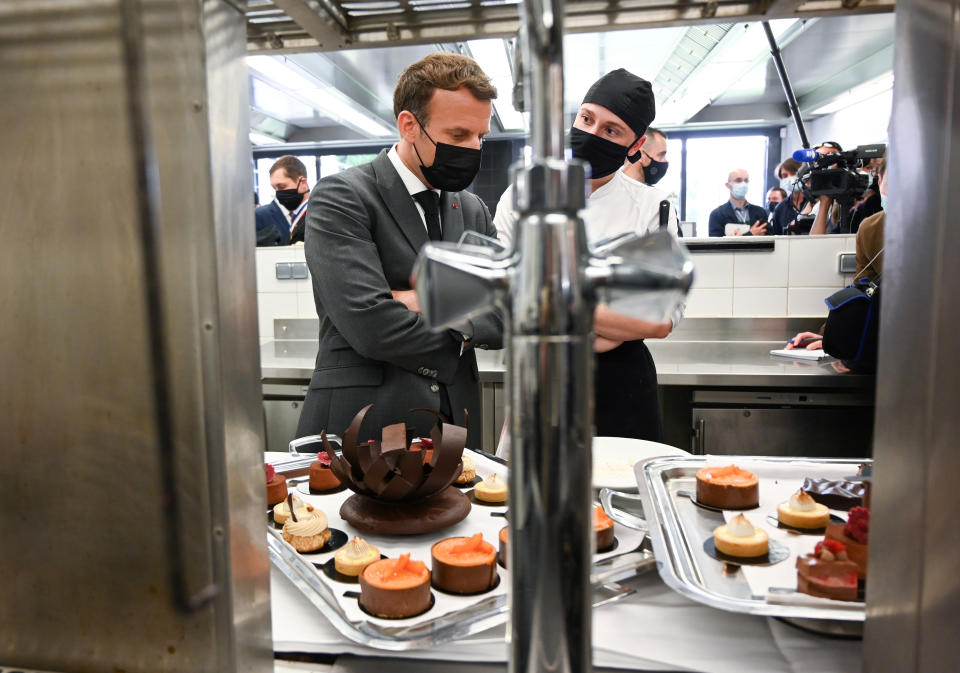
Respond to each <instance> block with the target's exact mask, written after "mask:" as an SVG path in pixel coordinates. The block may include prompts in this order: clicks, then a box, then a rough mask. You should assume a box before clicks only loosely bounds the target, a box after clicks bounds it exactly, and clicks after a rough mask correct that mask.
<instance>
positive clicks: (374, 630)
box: [267, 452, 654, 651]
mask: <svg viewBox="0 0 960 673" xmlns="http://www.w3.org/2000/svg"><path fill="white" fill-rule="evenodd" d="M473 453H474V454H475V460H477V461H478V467H479V463H480V461H483V460H485V459H487V460H490V459H494V458H493V457H491V456H489V454H485V453H483V452H473ZM497 462H499V461H497ZM498 471H500V472H505V471H506V468H505V467H502V466H501V469H499V470H498ZM475 510H477V514H474V513H471V515H470V516H474V515H479V516H488V515H489V513H488V512H483V511H481V508H475ZM443 537H446V533H444V532H442V531H441V532H439V533H437V534H436V539H437V540H439V539H441V538H443ZM634 537H637V536H636V534H634ZM639 539H640V540H642V539H643V537H642V536H639ZM632 546H633V548H632V549H629V548H628V549H625V550H622V551H621V550H617V553H614V554H612V555H609V556H605V557H603V558H601V559H599V560H597V561H595V562H594V564H593V572H592V574H591V578H590V579H591V585H592V587H593V606H594V607H599V606H601V605H606V604H608V603H613V602H616V601H618V600H621V599H623V598H626V597H627V596H629V595H631V594H633V593H634V590H633V589H630V588H627V587H624V586H621V585H619V584H617V580H621V579H625V578H628V577H633V576H635V575H639V574H642V573H644V572H647V571H650V570H653V568H654V557H653V553H652V552H651V551H649V550H647V549H643V548H640V547H638V546H637V542H636V540H634V542H633V545H632ZM267 552H268V554H269V557H270V562H271V563H272V564H273V565H274V567H276V568H277V569H278V570H279V571H280V572H281V573H283V575H284V576H285V577H286V578H287V579H289V580H290V582H291V583H292V584H293V585H294V586H295V587H296V588H297V590H299V591H300V593H302V594H303V595H304V596H305V597H306V598H307V600H308V601H310V603H311V604H312V605H313V606H314V607H315V608H316V609H317V610H318V611H319V612H320V613H321V614H323V615H324V617H326V619H327V620H328V621H329V622H330V624H331V625H332V626H333V627H334V628H335V629H336V630H337V631H338V632H339V633H340V634H341V635H342V636H344V637H345V638H347V639H348V640H351V641H353V642H355V643H358V644H360V645H364V646H366V647H372V648H375V649H380V650H390V651H404V650H415V649H423V648H427V647H432V646H434V645H438V644H440V643H445V642H449V641H452V640H460V639H462V638H466V637H468V636H471V635H474V634H477V633H481V632H483V631H486V630H488V629H491V628H493V627H495V626H499V625H501V624H504V623H506V621H507V616H508V612H509V605H508V600H507V595H506V594H505V593H503V592H500V593H498V594H495V595H487V596H478V597H477V598H476V599H475V600H473V601H471V602H470V604H469V605H465V606H464V607H463V608H460V609H457V610H453V611H450V612H446V613H444V614H441V615H439V616H436V617H432V618H428V617H426V616H425V617H424V618H423V619H419V620H416V622H415V623H412V624H411V623H405V624H403V625H398V626H388V625H385V624H383V623H377V622H375V621H367V620H356V619H351V617H350V616H349V615H348V614H347V613H346V612H345V610H344V609H343V606H342V605H341V603H340V601H341V600H342V598H341V597H340V596H338V594H337V593H336V592H335V591H334V589H333V588H332V587H331V586H330V585H329V584H328V583H327V582H325V581H324V579H322V578H321V573H320V571H319V570H317V568H315V567H314V565H313V563H312V562H311V561H310V560H308V559H306V558H304V557H303V556H301V555H300V554H299V553H297V551H296V550H295V549H294V548H293V547H292V546H290V545H289V544H288V543H287V542H286V541H284V539H283V536H282V535H281V532H280V531H279V530H277V529H275V528H272V527H270V528H268V530H267ZM499 573H500V577H501V582H502V583H503V582H505V583H506V586H507V587H509V582H510V573H509V571H508V570H506V569H504V568H502V567H501V568H499ZM358 589H359V587H358Z"/></svg>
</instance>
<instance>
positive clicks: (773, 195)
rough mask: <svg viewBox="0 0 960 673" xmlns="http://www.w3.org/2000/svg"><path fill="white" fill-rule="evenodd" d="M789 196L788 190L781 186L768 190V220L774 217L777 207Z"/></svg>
mask: <svg viewBox="0 0 960 673" xmlns="http://www.w3.org/2000/svg"><path fill="white" fill-rule="evenodd" d="M785 198H787V192H786V191H784V190H783V189H781V188H780V187H771V188H770V189H769V190H768V191H767V212H768V213H770V215H769V217H768V218H767V221H769V219H770V218H771V217H773V211H774V210H776V209H777V206H779V205H780V202H781V201H783V200H784V199H785Z"/></svg>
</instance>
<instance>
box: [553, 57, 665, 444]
mask: <svg viewBox="0 0 960 673" xmlns="http://www.w3.org/2000/svg"><path fill="white" fill-rule="evenodd" d="M655 114H656V105H655V103H654V99H653V88H652V87H651V86H650V82H648V81H647V80H645V79H643V78H640V77H637V76H636V75H634V74H632V73H630V72H627V71H626V70H624V69H623V68H620V69H618V70H614V71H612V72H609V73H607V74H606V75H604V76H603V77H601V78H600V79H598V80H597V81H596V82H595V83H594V85H593V86H591V87H590V89H589V91H587V94H586V95H585V96H584V97H583V102H582V103H580V108H579V109H578V110H577V118H576V119H575V120H574V123H573V128H572V129H571V130H570V147H571V149H572V150H573V157H574V158H575V159H581V160H583V161H586V162H588V163H589V164H590V173H591V174H590V192H591V197H590V201H589V202H588V208H587V216H586V217H587V227H588V229H589V230H590V231H591V233H592V238H593V239H594V240H595V239H596V238H598V237H606V236H607V235H615V233H616V231H611V230H608V229H607V227H608V226H610V223H611V222H616V224H615V225H614V226H615V227H623V229H624V230H628V231H629V230H633V231H636V232H637V233H639V234H641V235H642V234H643V233H646V232H648V231H651V230H652V228H653V227H654V226H655V225H654V224H653V223H652V222H649V221H648V220H650V217H649V216H648V215H643V214H638V209H637V206H638V202H645V201H649V202H650V203H648V204H647V203H645V204H644V205H645V208H641V209H640V211H639V212H641V213H642V212H644V211H645V210H650V209H651V208H652V207H653V206H654V203H655V202H656V203H657V205H659V204H658V202H659V200H660V197H659V196H658V197H657V198H656V199H652V198H651V197H652V195H653V194H654V193H657V192H656V190H653V189H651V188H649V187H647V186H646V185H638V184H633V185H630V184H628V183H633V182H635V181H633V180H631V179H630V178H626V177H624V176H623V174H622V173H618V172H617V171H618V170H619V169H620V168H621V167H622V166H623V164H624V160H625V159H628V158H629V159H636V158H639V154H640V148H641V147H642V146H643V143H644V141H645V140H646V137H645V136H644V133H646V131H647V127H648V126H650V123H651V122H652V121H653V118H654V115H655ZM614 178H618V179H617V181H616V182H614ZM651 214H652V213H651ZM601 232H602V233H601ZM677 319H678V320H679V316H678V317H677ZM672 329H673V323H672V321H670V320H667V321H665V322H662V323H654V322H647V321H645V320H637V319H635V318H630V317H628V316H625V315H621V314H618V313H614V312H613V311H611V310H610V309H609V307H607V306H605V305H600V306H598V307H597V311H596V314H595V316H594V331H595V333H596V336H597V338H596V341H595V344H594V349H595V350H596V351H597V369H596V376H595V377H594V409H595V411H596V413H595V423H596V433H597V435H598V436H600V437H632V438H635V439H645V440H648V441H654V442H661V441H663V421H662V419H661V417H660V405H659V402H658V400H657V368H656V365H655V364H654V362H653V357H652V356H651V355H650V351H649V349H648V348H647V347H646V345H645V344H644V343H643V340H644V339H645V338H651V337H653V338H657V337H659V338H662V337H665V336H667V335H668V334H669V333H670V331H671V330H672Z"/></svg>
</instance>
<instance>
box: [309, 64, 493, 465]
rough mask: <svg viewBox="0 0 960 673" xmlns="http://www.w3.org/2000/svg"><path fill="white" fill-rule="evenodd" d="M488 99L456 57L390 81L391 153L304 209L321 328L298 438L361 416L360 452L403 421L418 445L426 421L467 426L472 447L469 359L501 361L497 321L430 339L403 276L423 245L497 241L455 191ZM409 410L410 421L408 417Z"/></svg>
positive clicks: (475, 431)
mask: <svg viewBox="0 0 960 673" xmlns="http://www.w3.org/2000/svg"><path fill="white" fill-rule="evenodd" d="M496 96H497V90H496V88H494V86H493V84H492V83H491V82H490V78H489V77H487V75H486V74H485V73H484V72H483V70H481V69H480V66H478V65H477V63H476V62H475V61H474V60H473V59H471V58H468V57H466V56H462V55H460V54H450V53H434V54H430V55H428V56H426V57H425V58H423V59H421V60H420V61H417V62H416V63H414V64H413V65H410V66H409V67H407V69H406V70H404V71H403V73H401V75H400V77H399V79H398V80H397V85H396V87H395V89H394V93H393V111H394V114H395V115H396V117H397V131H398V133H399V135H400V140H399V141H397V143H396V144H395V145H393V147H391V148H390V149H389V150H383V151H382V152H380V154H379V155H378V156H377V157H376V158H375V159H374V160H373V161H371V162H369V163H367V164H363V165H361V166H355V167H353V168H349V169H347V170H345V171H342V172H340V173H337V174H334V175H330V176H328V177H325V178H323V179H322V180H320V181H319V182H318V183H317V186H316V187H315V188H314V190H313V193H312V194H311V196H310V207H309V209H308V210H307V222H306V251H305V252H306V259H307V265H308V266H309V268H310V273H311V275H312V278H313V296H314V301H315V303H316V308H317V315H318V316H319V318H320V347H319V351H318V353H317V364H316V369H315V370H314V373H313V377H312V379H311V381H310V387H309V390H308V392H307V397H306V400H305V401H304V404H303V410H302V412H301V415H300V423H299V425H298V427H297V436H298V437H303V436H305V435H314V434H318V433H319V432H320V431H321V430H323V429H326V431H327V432H331V433H335V434H342V433H343V431H344V430H345V429H346V428H347V426H348V425H349V424H350V421H351V420H352V419H353V417H354V415H355V414H356V413H357V412H358V411H360V409H362V408H363V407H364V406H365V405H367V404H371V403H373V404H374V406H373V408H372V409H371V410H370V412H369V413H368V414H367V416H366V420H365V422H364V424H363V427H362V428H361V430H360V437H359V440H360V441H366V440H368V439H373V438H375V437H376V438H379V436H380V430H381V428H383V427H384V426H386V425H389V424H392V423H397V422H400V421H403V422H405V423H406V424H407V428H409V429H411V430H412V431H413V432H415V433H416V436H429V434H430V430H431V428H432V427H433V426H434V425H435V424H436V421H437V418H436V416H435V415H434V414H432V413H429V412H425V411H423V409H436V410H439V411H440V412H441V413H442V414H443V415H444V416H446V417H447V418H448V419H450V420H451V421H452V422H453V423H456V424H457V425H461V426H465V425H467V419H466V414H465V411H464V410H465V409H466V410H468V411H469V415H470V417H471V419H472V420H473V422H471V423H470V424H469V425H470V428H469V433H468V437H467V445H468V446H480V424H479V423H477V422H476V419H479V418H480V384H479V381H478V379H477V361H476V353H475V352H474V345H476V347H478V348H500V347H501V346H502V343H503V321H502V320H501V319H500V318H499V316H497V315H496V314H494V313H492V314H487V315H485V316H482V317H479V318H476V319H474V320H471V321H467V322H466V323H465V324H463V325H462V326H459V327H460V329H458V330H447V331H443V332H435V331H433V330H431V329H430V328H428V327H427V325H426V324H425V323H424V321H423V317H422V316H421V314H420V307H419V304H418V302H417V295H416V292H415V291H414V290H413V289H411V287H410V273H411V271H412V270H413V265H414V262H415V261H416V259H417V254H418V253H419V252H420V248H421V247H422V246H423V245H424V244H425V243H427V242H428V241H432V240H437V241H439V240H443V241H449V242H457V241H458V240H459V239H460V236H461V235H462V234H463V233H464V232H465V231H475V232H478V233H480V234H483V235H486V236H496V229H495V228H494V226H493V223H492V222H491V219H490V213H489V211H488V210H487V208H486V206H485V205H484V204H483V202H482V201H481V200H480V199H479V198H478V197H477V196H475V195H473V194H471V193H470V192H467V191H464V190H465V189H466V188H467V186H468V185H469V184H470V183H471V182H473V179H474V178H475V177H476V175H477V172H478V171H479V169H480V156H481V148H482V145H483V138H484V136H485V135H487V134H488V133H489V132H490V115H491V113H492V110H493V108H492V103H491V101H492V100H493V99H494V98H496ZM411 409H419V411H413V412H411V411H410V410H411Z"/></svg>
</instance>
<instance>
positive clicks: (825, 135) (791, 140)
mask: <svg viewBox="0 0 960 673" xmlns="http://www.w3.org/2000/svg"><path fill="white" fill-rule="evenodd" d="M892 106H893V91H886V92H884V93H881V94H879V95H877V96H874V97H873V98H869V99H867V100H865V101H863V102H861V103H857V104H856V105H851V106H850V107H848V108H845V109H843V110H840V111H839V112H834V113H833V114H830V115H826V116H823V117H819V118H817V119H814V120H810V121H807V120H804V127H805V128H806V131H807V139H808V140H809V141H810V143H811V145H816V144H817V143H822V142H824V141H826V140H833V141H835V142H838V143H840V145H841V146H842V147H843V149H845V150H852V149H853V148H855V147H856V146H857V145H869V144H872V143H885V142H886V141H887V126H888V125H889V124H890V111H891V109H892ZM801 147H802V145H801V143H800V136H799V135H798V134H797V128H796V126H795V125H794V124H792V123H791V124H788V125H787V137H786V138H785V139H784V141H783V157H788V156H790V155H791V154H793V151H794V150H798V149H800V148H801ZM783 157H781V158H783Z"/></svg>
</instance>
